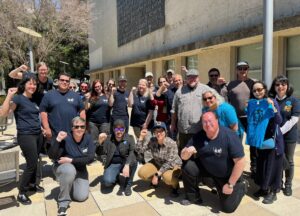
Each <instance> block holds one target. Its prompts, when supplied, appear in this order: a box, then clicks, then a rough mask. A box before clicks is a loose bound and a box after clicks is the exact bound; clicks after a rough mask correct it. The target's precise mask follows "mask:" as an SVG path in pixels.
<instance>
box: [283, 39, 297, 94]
mask: <svg viewBox="0 0 300 216" xmlns="http://www.w3.org/2000/svg"><path fill="white" fill-rule="evenodd" d="M299 52H300V35H299V36H294V37H289V38H288V39H287V55H286V75H287V77H288V78H289V81H290V83H291V85H293V87H294V96H296V97H298V98H300V86H299V83H300V59H299Z"/></svg>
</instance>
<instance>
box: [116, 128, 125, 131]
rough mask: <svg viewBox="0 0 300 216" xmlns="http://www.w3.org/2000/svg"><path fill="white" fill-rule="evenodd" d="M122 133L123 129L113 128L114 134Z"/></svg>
mask: <svg viewBox="0 0 300 216" xmlns="http://www.w3.org/2000/svg"><path fill="white" fill-rule="evenodd" d="M118 131H119V132H124V131H125V128H114V132H118Z"/></svg>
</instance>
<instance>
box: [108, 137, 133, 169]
mask: <svg viewBox="0 0 300 216" xmlns="http://www.w3.org/2000/svg"><path fill="white" fill-rule="evenodd" d="M116 142H117V141H116V140H115V138H114V135H110V136H108V137H107V139H106V140H105V141H104V144H103V151H104V154H105V155H106V161H105V164H104V168H107V167H108V166H109V165H110V163H111V160H112V158H113V156H114V153H115V151H116V144H115V143H116ZM134 149H135V141H134V138H133V136H132V135H129V134H125V135H124V137H123V140H122V141H121V142H120V144H119V151H120V155H121V157H122V158H123V164H129V165H133V164H134V163H136V157H135V153H134Z"/></svg>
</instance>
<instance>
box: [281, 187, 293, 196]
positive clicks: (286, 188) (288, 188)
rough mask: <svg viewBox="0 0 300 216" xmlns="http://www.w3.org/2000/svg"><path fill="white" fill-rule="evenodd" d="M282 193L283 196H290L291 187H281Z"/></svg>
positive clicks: (291, 192)
mask: <svg viewBox="0 0 300 216" xmlns="http://www.w3.org/2000/svg"><path fill="white" fill-rule="evenodd" d="M283 194H284V195H285V196H292V194H293V191H292V188H291V187H285V188H284V189H283Z"/></svg>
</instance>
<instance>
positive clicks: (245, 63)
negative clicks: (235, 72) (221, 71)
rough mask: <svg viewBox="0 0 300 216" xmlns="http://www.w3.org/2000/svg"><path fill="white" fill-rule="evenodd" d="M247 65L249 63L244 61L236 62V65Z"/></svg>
mask: <svg viewBox="0 0 300 216" xmlns="http://www.w3.org/2000/svg"><path fill="white" fill-rule="evenodd" d="M241 66H247V67H249V63H248V62H246V61H240V62H238V63H237V64H236V67H241Z"/></svg>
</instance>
